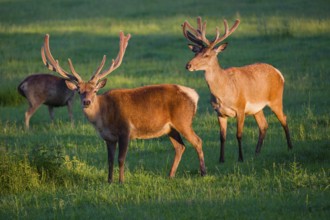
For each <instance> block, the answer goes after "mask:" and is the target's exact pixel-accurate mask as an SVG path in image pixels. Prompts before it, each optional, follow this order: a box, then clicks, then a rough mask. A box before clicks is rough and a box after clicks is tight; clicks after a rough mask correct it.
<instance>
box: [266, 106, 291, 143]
mask: <svg viewBox="0 0 330 220" xmlns="http://www.w3.org/2000/svg"><path fill="white" fill-rule="evenodd" d="M271 109H272V111H273V112H274V114H275V115H276V117H277V119H278V120H279V121H280V123H281V125H282V127H283V129H284V132H285V136H286V141H287V144H288V148H289V149H292V142H291V137H290V132H289V127H288V124H287V121H286V115H285V114H284V113H283V106H282V104H280V105H275V106H271Z"/></svg>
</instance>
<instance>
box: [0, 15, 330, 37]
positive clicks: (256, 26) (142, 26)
mask: <svg viewBox="0 0 330 220" xmlns="http://www.w3.org/2000/svg"><path fill="white" fill-rule="evenodd" d="M203 18H204V20H206V21H207V24H208V33H207V34H208V35H212V36H213V35H215V27H219V28H220V30H223V28H224V27H223V20H222V19H221V18H217V17H203ZM226 19H227V20H228V22H229V25H231V24H233V23H234V21H235V20H236V19H240V20H241V24H240V28H239V29H238V30H237V31H236V32H235V35H233V37H240V36H257V35H266V36H267V35H269V36H273V35H275V36H284V37H300V36H301V37H310V36H315V35H323V34H329V33H330V28H329V27H330V21H329V20H328V19H310V18H308V19H307V18H295V17H292V18H283V17H282V16H280V15H279V16H267V17H266V16H261V17H259V16H258V17H257V16H250V17H247V16H245V17H244V16H241V15H238V16H236V17H235V16H233V17H230V18H226ZM185 20H188V21H189V23H191V24H192V25H193V26H196V18H195V17H189V19H187V17H184V16H173V17H166V18H161V19H155V18H151V19H149V18H148V19H125V20H123V19H116V18H88V19H72V20H60V21H44V22H43V21H38V22H34V23H29V24H22V25H12V24H0V33H3V34H45V33H56V34H67V33H84V34H91V35H97V36H117V35H118V32H119V31H124V32H127V33H131V34H132V35H133V36H134V35H142V36H143V35H147V36H150V35H151V36H152V35H159V34H161V35H168V34H170V35H181V24H182V23H183V22H184V21H185Z"/></svg>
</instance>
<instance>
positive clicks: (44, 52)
mask: <svg viewBox="0 0 330 220" xmlns="http://www.w3.org/2000/svg"><path fill="white" fill-rule="evenodd" d="M119 37H120V41H119V53H118V55H117V58H116V59H115V60H112V64H111V66H110V67H109V68H108V69H107V70H104V71H103V72H101V70H102V68H103V66H104V64H105V61H106V55H104V56H103V59H102V62H101V64H100V65H99V67H98V68H97V69H96V71H95V72H94V74H93V75H92V77H91V78H90V79H89V80H88V81H87V82H85V81H83V80H82V78H81V77H80V75H79V74H78V73H77V72H76V70H75V69H74V67H73V64H72V62H71V59H70V58H69V59H68V62H69V66H70V70H71V72H72V74H69V73H68V72H67V71H65V70H64V69H63V68H62V67H61V66H60V64H59V62H58V60H55V59H54V58H53V55H52V54H51V52H50V47H49V35H48V34H46V36H45V40H44V45H43V47H42V48H41V57H42V61H43V63H44V64H45V65H46V66H47V67H48V69H49V70H52V71H54V72H57V73H59V74H60V75H61V76H63V77H64V78H65V79H66V81H65V83H66V85H67V87H68V88H69V89H71V90H77V91H78V93H79V94H80V99H81V104H82V106H83V108H88V107H89V106H90V105H91V104H92V103H93V101H94V99H95V97H96V93H97V91H98V90H99V89H101V88H103V87H104V86H105V84H106V82H107V79H106V78H105V79H104V77H106V76H107V75H108V74H110V73H111V72H113V71H114V70H115V69H117V68H118V67H119V66H120V64H121V62H122V60H123V57H124V54H125V51H126V47H127V45H128V41H129V39H130V37H131V35H130V34H128V35H127V36H125V35H124V33H123V32H120V34H119Z"/></svg>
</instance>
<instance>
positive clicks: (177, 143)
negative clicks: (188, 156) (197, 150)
mask: <svg viewBox="0 0 330 220" xmlns="http://www.w3.org/2000/svg"><path fill="white" fill-rule="evenodd" d="M168 136H169V138H170V141H171V142H172V144H173V147H174V150H175V157H174V161H173V164H172V168H171V171H170V175H169V176H170V178H173V177H174V176H175V173H176V170H177V168H178V165H179V163H180V161H181V157H182V154H183V152H184V151H185V146H184V143H183V141H182V139H181V136H180V134H179V132H177V131H176V130H175V129H173V128H172V129H171V131H170V133H169V134H168Z"/></svg>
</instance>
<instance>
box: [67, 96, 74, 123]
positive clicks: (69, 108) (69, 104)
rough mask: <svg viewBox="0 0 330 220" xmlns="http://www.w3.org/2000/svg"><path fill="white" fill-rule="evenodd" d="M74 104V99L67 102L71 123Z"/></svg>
mask: <svg viewBox="0 0 330 220" xmlns="http://www.w3.org/2000/svg"><path fill="white" fill-rule="evenodd" d="M72 104H73V99H72V100H69V101H68V103H67V106H68V113H69V118H70V121H71V123H73V115H72Z"/></svg>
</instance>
